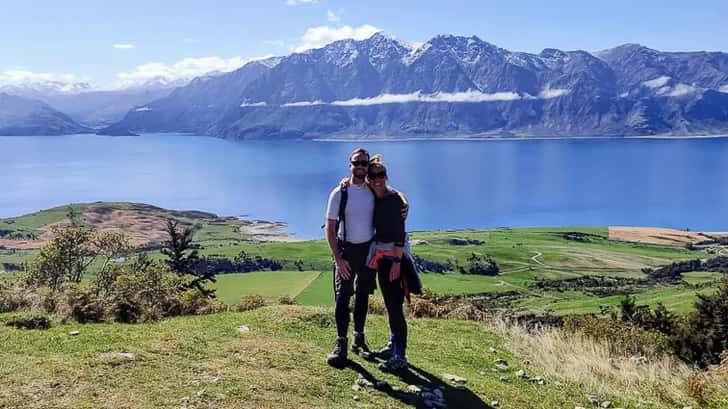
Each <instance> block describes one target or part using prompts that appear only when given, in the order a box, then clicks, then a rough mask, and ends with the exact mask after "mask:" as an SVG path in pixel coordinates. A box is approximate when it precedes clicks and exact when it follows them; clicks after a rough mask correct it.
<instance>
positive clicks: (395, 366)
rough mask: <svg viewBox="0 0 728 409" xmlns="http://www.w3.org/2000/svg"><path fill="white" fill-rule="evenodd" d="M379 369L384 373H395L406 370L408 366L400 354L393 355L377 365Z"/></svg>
mask: <svg viewBox="0 0 728 409" xmlns="http://www.w3.org/2000/svg"><path fill="white" fill-rule="evenodd" d="M378 368H379V370H380V371H382V372H386V373H397V372H403V371H406V370H407V368H409V365H408V364H407V359H406V358H405V357H402V356H393V357H391V358H389V359H388V360H387V361H385V362H382V363H381V364H379V366H378Z"/></svg>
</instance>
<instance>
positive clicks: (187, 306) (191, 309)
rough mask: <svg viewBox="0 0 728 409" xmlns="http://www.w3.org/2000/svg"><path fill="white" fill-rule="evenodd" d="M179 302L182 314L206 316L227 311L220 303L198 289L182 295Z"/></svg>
mask: <svg viewBox="0 0 728 409" xmlns="http://www.w3.org/2000/svg"><path fill="white" fill-rule="evenodd" d="M179 300H180V303H181V307H182V314H189V315H204V314H212V313H215V312H219V311H222V310H224V309H225V305H224V304H222V303H221V302H220V301H217V300H214V299H211V298H210V297H208V296H207V294H205V293H204V292H202V291H200V290H199V289H197V288H190V289H188V290H185V291H183V292H182V294H180V296H179Z"/></svg>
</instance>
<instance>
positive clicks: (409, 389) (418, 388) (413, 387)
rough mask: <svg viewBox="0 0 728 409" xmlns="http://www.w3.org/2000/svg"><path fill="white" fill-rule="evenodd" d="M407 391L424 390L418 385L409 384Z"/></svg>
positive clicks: (418, 391) (417, 391) (416, 391)
mask: <svg viewBox="0 0 728 409" xmlns="http://www.w3.org/2000/svg"><path fill="white" fill-rule="evenodd" d="M407 392H412V393H420V392H422V388H420V387H419V386H417V385H407Z"/></svg>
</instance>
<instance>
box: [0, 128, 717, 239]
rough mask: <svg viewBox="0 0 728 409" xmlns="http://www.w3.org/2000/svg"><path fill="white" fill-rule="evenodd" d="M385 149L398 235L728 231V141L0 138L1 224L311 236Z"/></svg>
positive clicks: (168, 136)
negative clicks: (146, 216)
mask: <svg viewBox="0 0 728 409" xmlns="http://www.w3.org/2000/svg"><path fill="white" fill-rule="evenodd" d="M359 145H361V146H364V147H366V148H367V149H369V150H370V151H372V152H381V153H382V154H383V156H384V160H385V163H386V164H387V165H388V167H389V175H390V182H391V183H392V185H393V186H395V187H397V188H399V189H400V190H402V191H404V192H405V194H406V195H407V196H408V197H409V199H410V201H411V213H410V218H409V220H408V229H410V230H425V229H442V228H466V227H472V228H488V227H498V226H556V225H565V226H607V225H642V226H664V227H673V228H681V229H683V228H691V229H694V230H708V231H726V230H728V165H727V164H728V160H727V159H728V138H710V139H678V140H665V139H589V140H564V139H558V140H556V139H554V140H528V141H517V140H499V141H408V142H386V143H385V142H379V143H348V142H347V143H343V142H312V141H286V142H260V141H242V142H233V141H226V140H222V139H216V138H208V137H198V136H188V135H176V134H150V135H143V136H139V137H106V136H94V135H71V136H62V137H57V136H53V137H51V136H48V137H0V161H2V162H1V163H0V217H9V216H16V215H20V214H25V213H29V212H32V211H36V210H40V209H45V208H49V207H53V206H57V205H62V204H67V203H72V202H91V201H134V202H143V203H150V204H154V205H157V206H161V207H165V208H172V209H199V210H205V211H210V212H213V213H217V214H220V215H228V216H247V217H251V218H258V219H264V220H278V221H286V222H288V223H289V231H291V232H293V233H295V234H297V235H298V236H300V237H303V238H317V237H321V236H322V234H321V231H320V229H319V227H320V225H321V223H322V220H323V214H324V208H325V204H326V198H327V195H328V193H329V191H330V190H331V188H332V187H333V186H334V185H335V184H336V183H337V181H338V180H340V179H341V178H342V177H344V176H345V175H347V174H348V169H347V160H348V153H349V152H350V151H351V150H352V149H353V148H354V147H356V146H359Z"/></svg>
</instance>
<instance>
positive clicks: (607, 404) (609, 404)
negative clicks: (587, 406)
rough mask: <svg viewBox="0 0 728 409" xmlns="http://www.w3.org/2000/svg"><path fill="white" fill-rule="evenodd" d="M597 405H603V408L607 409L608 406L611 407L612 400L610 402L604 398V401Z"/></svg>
mask: <svg viewBox="0 0 728 409" xmlns="http://www.w3.org/2000/svg"><path fill="white" fill-rule="evenodd" d="M599 406H601V407H603V408H604V409H607V408H610V407H612V402H610V401H608V400H605V401H604V402H602V404H601V405H599Z"/></svg>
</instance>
